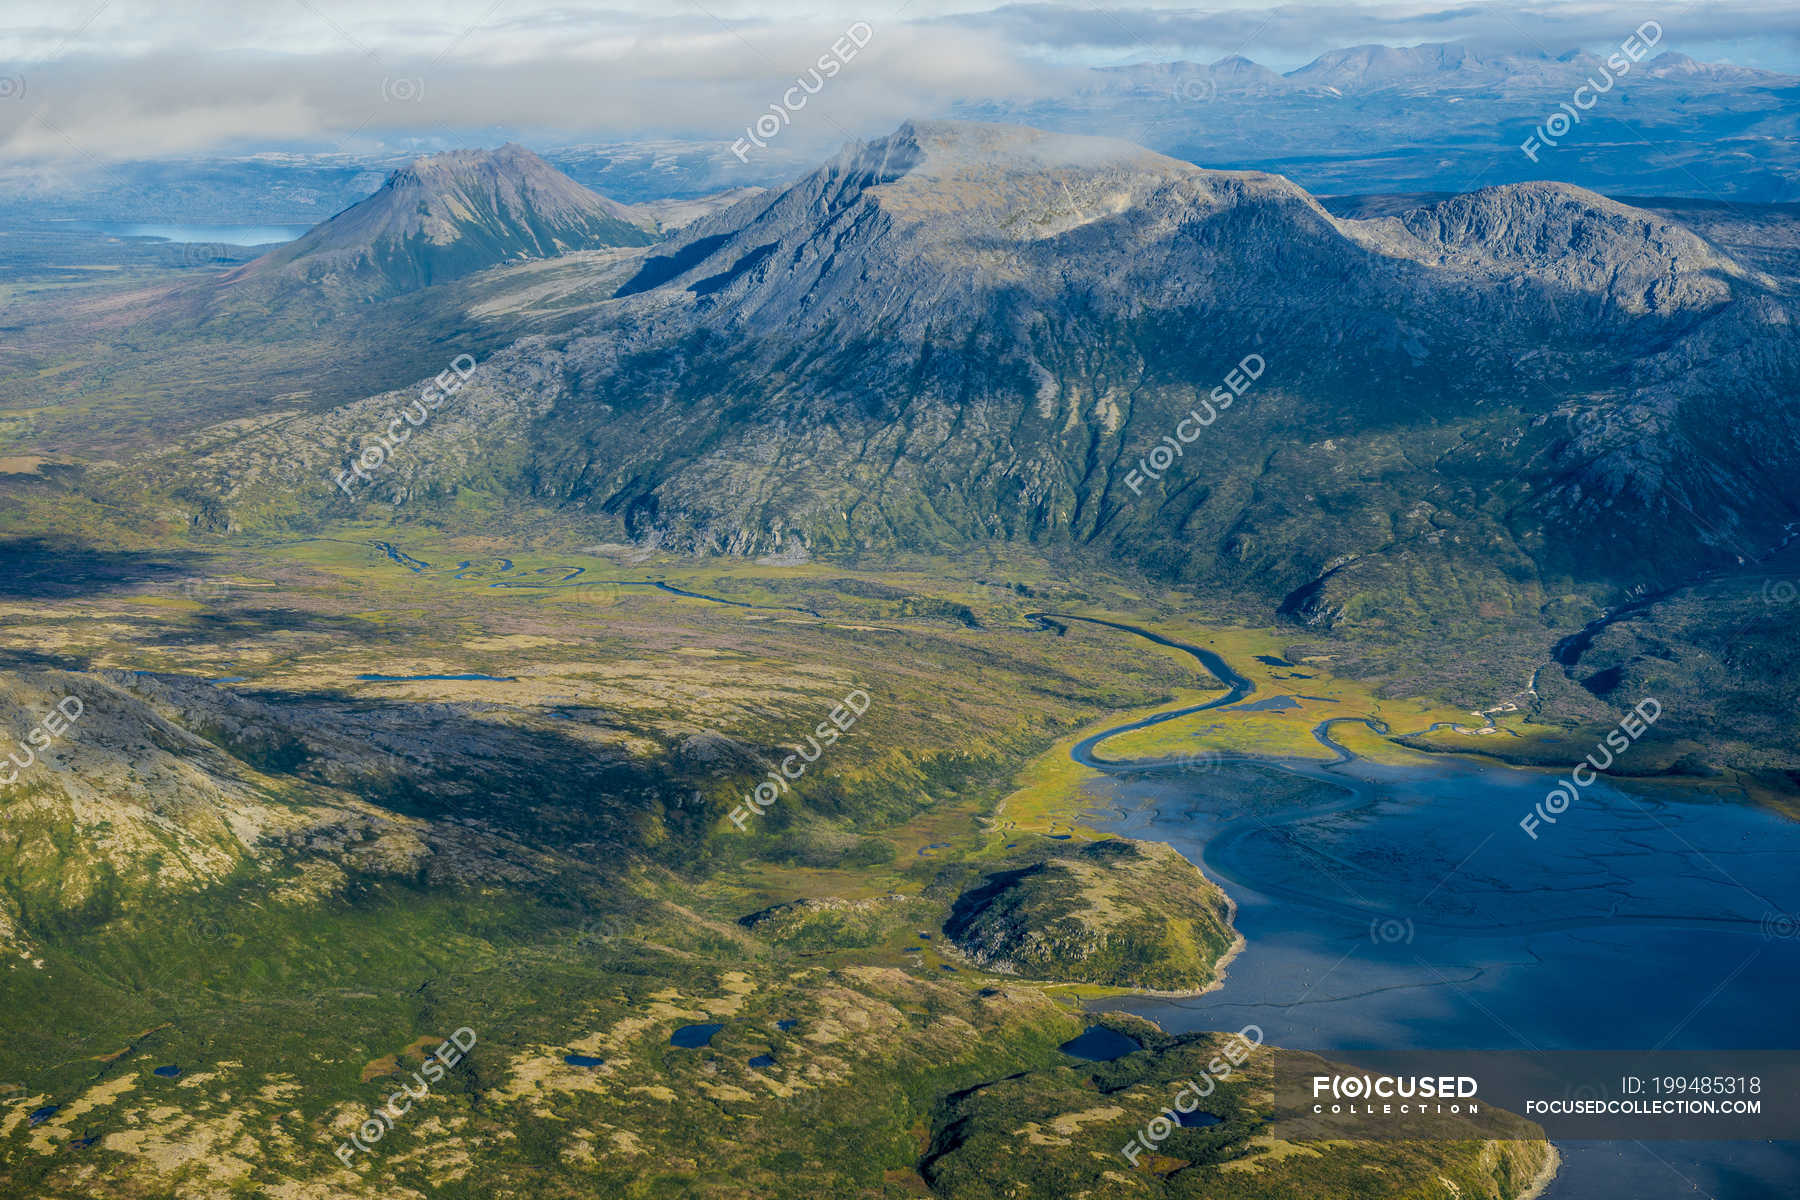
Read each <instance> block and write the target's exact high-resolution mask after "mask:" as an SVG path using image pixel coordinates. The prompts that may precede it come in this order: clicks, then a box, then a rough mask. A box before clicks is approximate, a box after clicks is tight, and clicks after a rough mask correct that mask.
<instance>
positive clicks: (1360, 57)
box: [1094, 33, 1797, 100]
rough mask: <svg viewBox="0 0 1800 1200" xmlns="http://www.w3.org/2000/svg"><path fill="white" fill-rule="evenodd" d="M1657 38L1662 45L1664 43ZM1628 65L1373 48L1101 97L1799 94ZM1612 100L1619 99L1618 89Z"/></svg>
mask: <svg viewBox="0 0 1800 1200" xmlns="http://www.w3.org/2000/svg"><path fill="white" fill-rule="evenodd" d="M1655 36H1657V37H1659V38H1660V33H1659V34H1657V35H1655ZM1622 61H1623V64H1624V69H1623V71H1621V70H1620V65H1619V64H1618V63H1615V64H1614V65H1613V66H1612V68H1611V69H1610V70H1608V69H1607V59H1606V56H1603V55H1597V54H1590V53H1588V52H1586V51H1581V50H1570V51H1568V52H1566V53H1563V54H1556V55H1552V54H1550V53H1548V52H1545V51H1537V52H1526V53H1520V52H1512V53H1497V54H1494V53H1489V54H1483V53H1481V52H1480V51H1478V50H1477V49H1475V48H1474V47H1471V46H1468V45H1465V44H1463V43H1460V42H1427V43H1424V44H1422V45H1418V46H1383V45H1364V46H1347V47H1345V48H1344V49H1341V50H1331V51H1327V52H1326V53H1324V54H1321V55H1319V56H1318V57H1317V58H1315V59H1313V60H1312V61H1311V62H1309V63H1307V64H1306V65H1305V66H1302V67H1296V68H1295V69H1294V70H1292V71H1288V72H1286V73H1284V74H1282V73H1277V72H1275V71H1272V70H1270V69H1269V68H1267V67H1265V66H1262V65H1261V64H1259V63H1256V62H1254V61H1252V60H1251V59H1248V58H1245V57H1244V56H1243V55H1241V54H1232V55H1227V56H1226V57H1224V58H1221V59H1219V60H1218V61H1217V62H1213V63H1206V64H1202V63H1192V62H1180V61H1177V62H1161V63H1145V64H1137V65H1132V66H1124V67H1106V68H1102V69H1101V70H1100V71H1099V72H1098V74H1099V75H1100V76H1101V77H1102V80H1103V82H1102V83H1101V84H1100V85H1099V87H1098V88H1097V89H1094V90H1097V91H1100V92H1102V93H1104V92H1108V91H1115V92H1121V93H1123V94H1127V95H1130V94H1137V95H1155V94H1157V93H1159V92H1160V93H1163V94H1172V95H1175V96H1177V97H1178V98H1185V99H1188V100H1196V99H1210V98H1213V97H1214V96H1239V97H1251V96H1258V97H1269V96H1276V95H1315V96H1351V95H1368V94H1371V93H1376V92H1381V91H1387V90H1394V89H1407V90H1412V91H1416V92H1425V91H1435V90H1448V89H1458V88H1461V89H1468V90H1470V91H1472V92H1490V93H1491V92H1502V93H1515V94H1516V93H1522V92H1527V91H1534V90H1539V89H1543V88H1546V87H1560V88H1563V89H1565V90H1573V89H1574V88H1576V87H1577V86H1579V85H1580V84H1582V83H1583V82H1585V81H1586V80H1587V79H1588V78H1590V77H1594V78H1598V79H1600V80H1601V82H1602V83H1607V81H1608V80H1609V79H1610V78H1611V77H1613V76H1618V77H1620V78H1627V77H1629V76H1631V75H1633V74H1635V75H1636V76H1637V78H1639V79H1652V80H1658V81H1688V82H1702V81H1703V82H1707V83H1713V84H1731V85H1743V86H1757V87H1763V88H1791V87H1793V86H1794V85H1795V84H1796V82H1797V81H1796V80H1795V78H1794V77H1793V76H1791V75H1783V74H1780V73H1779V72H1775V71H1760V70H1756V69H1755V68H1751V67H1739V66H1735V65H1733V64H1730V63H1703V62H1699V61H1697V60H1695V59H1693V58H1691V57H1690V56H1688V55H1686V54H1679V53H1676V52H1673V51H1663V52H1662V53H1659V54H1651V55H1648V56H1644V57H1641V58H1640V59H1639V60H1637V61H1632V60H1622ZM1640 63H1641V65H1639V64H1640ZM1603 72H1604V73H1603ZM1604 90H1611V86H1610V83H1607V86H1606V88H1605V89H1604Z"/></svg>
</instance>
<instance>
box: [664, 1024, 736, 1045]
mask: <svg viewBox="0 0 1800 1200" xmlns="http://www.w3.org/2000/svg"><path fill="white" fill-rule="evenodd" d="M723 1028H725V1026H723V1025H683V1026H682V1027H681V1028H680V1029H677V1030H676V1031H675V1032H674V1033H672V1034H670V1035H669V1045H671V1046H679V1047H680V1048H681V1049H683V1050H698V1049H699V1048H700V1047H702V1046H710V1045H711V1044H712V1040H713V1034H715V1033H717V1032H719V1030H721V1029H723Z"/></svg>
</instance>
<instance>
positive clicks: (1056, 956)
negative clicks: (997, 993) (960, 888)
mask: <svg viewBox="0 0 1800 1200" xmlns="http://www.w3.org/2000/svg"><path fill="white" fill-rule="evenodd" d="M1050 845H1051V846H1053V847H1054V846H1056V845H1057V844H1056V843H1054V842H1052V843H1050ZM1231 915H1232V905H1231V901H1230V899H1229V898H1227V897H1226V895H1225V893H1224V892H1223V891H1221V890H1220V889H1219V887H1218V886H1217V885H1216V884H1214V883H1212V882H1211V881H1210V880H1208V879H1207V878H1206V877H1205V876H1203V875H1202V874H1201V873H1200V871H1199V870H1198V869H1197V868H1195V867H1194V865H1193V864H1192V863H1189V862H1188V861H1187V860H1186V859H1184V858H1182V857H1181V855H1180V854H1178V853H1176V852H1175V851H1174V850H1173V849H1172V848H1170V847H1168V846H1163V845H1158V844H1155V843H1151V842H1134V841H1127V840H1125V839H1110V840H1107V841H1100V842H1090V843H1087V844H1080V845H1078V844H1074V843H1069V844H1067V845H1066V846H1064V847H1060V848H1056V849H1050V850H1047V851H1046V852H1044V853H1042V854H1041V856H1033V857H1032V858H1031V859H1030V860H1028V861H1025V862H1024V863H1023V864H1022V865H1019V866H1013V867H1009V868H1008V869H1005V870H1000V871H996V872H993V873H992V874H989V875H987V876H986V877H985V878H984V879H983V880H982V882H981V883H980V884H978V885H977V886H974V887H971V888H969V889H968V890H967V891H965V892H963V893H962V895H960V896H959V897H957V900H956V903H955V905H954V906H953V908H952V910H951V915H950V919H949V921H948V922H947V923H946V924H945V926H944V932H945V933H947V934H948V935H949V936H950V938H951V940H952V941H954V942H955V943H956V945H957V947H958V948H959V949H960V950H962V951H963V952H964V953H965V954H967V955H968V956H969V957H970V958H972V959H974V960H975V961H976V962H978V963H980V964H981V965H982V966H984V967H987V968H988V969H989V970H996V971H1002V972H1005V973H1007V974H1017V975H1024V976H1027V977H1030V978H1033V979H1050V980H1057V981H1061V982H1066V983H1095V984H1102V985H1105V986H1109V987H1127V988H1140V989H1149V990H1155V991H1197V990H1199V989H1201V988H1204V987H1206V986H1207V985H1209V984H1211V983H1214V982H1216V981H1217V979H1218V977H1219V973H1220V960H1221V959H1222V958H1224V957H1225V956H1226V955H1227V954H1228V953H1229V952H1230V950H1231V948H1232V947H1233V946H1234V945H1235V944H1236V943H1237V934H1236V932H1235V931H1234V930H1233V929H1232V927H1231Z"/></svg>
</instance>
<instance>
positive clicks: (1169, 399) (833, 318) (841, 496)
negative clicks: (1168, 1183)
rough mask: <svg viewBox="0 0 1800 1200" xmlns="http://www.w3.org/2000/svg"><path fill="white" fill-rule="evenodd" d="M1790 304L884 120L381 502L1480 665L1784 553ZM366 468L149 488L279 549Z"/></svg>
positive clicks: (1123, 146) (511, 396)
mask: <svg viewBox="0 0 1800 1200" xmlns="http://www.w3.org/2000/svg"><path fill="white" fill-rule="evenodd" d="M1782 286H1783V285H1779V284H1777V283H1776V282H1775V281H1773V280H1770V279H1768V278H1766V277H1764V276H1762V275H1760V274H1758V273H1756V272H1752V271H1749V270H1747V269H1745V268H1743V267H1742V266H1740V265H1739V264H1738V263H1736V262H1735V261H1734V260H1733V259H1732V258H1731V257H1730V256H1729V255H1727V254H1725V253H1724V252H1722V251H1720V250H1718V249H1717V248H1716V247H1714V246H1712V245H1710V244H1709V243H1707V242H1705V241H1704V239H1702V238H1700V237H1698V236H1697V235H1695V234H1693V233H1691V232H1689V231H1686V230H1684V229H1682V228H1680V227H1678V226H1675V225H1673V224H1671V223H1670V222H1669V221H1667V220H1665V219H1663V218H1660V217H1656V216H1653V215H1651V214H1647V213H1642V212H1639V211H1637V210H1633V209H1629V208H1627V207H1625V206H1622V205H1618V204H1615V203H1613V202H1611V201H1607V200H1605V199H1603V198H1601V197H1599V196H1595V195H1593V194H1591V193H1586V192H1582V191H1580V190H1579V189H1574V188H1567V187H1560V186H1547V185H1522V186H1515V187H1509V188H1498V189H1489V190H1488V191H1485V192H1481V193H1476V194H1474V195H1471V196H1466V197H1457V198H1454V199H1451V200H1447V201H1443V202H1441V203H1438V204H1435V205H1431V206H1427V207H1425V208H1422V209H1419V210H1416V211H1412V212H1408V213H1406V214H1404V215H1402V216H1399V217H1389V218H1380V219H1376V220H1370V221H1350V220H1339V219H1336V218H1334V217H1332V216H1331V215H1330V214H1329V213H1327V212H1326V211H1325V210H1324V209H1323V208H1321V207H1320V206H1319V205H1318V204H1317V203H1316V202H1315V201H1314V200H1313V199H1312V198H1311V197H1310V196H1308V195H1306V194H1305V193H1304V192H1302V191H1301V190H1300V189H1298V188H1297V187H1295V186H1294V185H1293V184H1291V183H1289V182H1288V181H1286V180H1285V179H1282V178H1280V177H1278V176H1271V175H1263V174H1258V173H1254V172H1214V171H1205V170H1201V169H1199V168H1196V167H1193V166H1191V165H1188V164H1185V163H1181V162H1177V161H1175V160H1172V159H1167V158H1163V157H1161V156H1159V155H1155V154H1152V153H1150V152H1147V151H1144V150H1142V149H1140V148H1138V147H1134V146H1131V145H1129V144H1127V143H1122V142H1115V141H1109V140H1105V139H1090V138H1071V137H1062V136H1057V135H1047V134H1042V133H1039V132H1037V131H1032V130H1025V129H1019V128H1013V127H997V126H983V125H971V124H963V123H915V124H908V125H906V126H903V127H902V128H901V129H900V130H899V131H898V132H896V133H895V134H894V135H892V136H890V137H887V138H884V139H881V140H879V141H877V142H874V143H871V144H868V145H866V146H858V147H852V148H851V149H850V150H848V151H846V152H845V153H844V154H843V155H842V156H840V157H839V158H838V159H836V160H834V161H833V162H831V163H829V164H827V165H826V166H825V167H822V168H821V169H819V170H818V171H816V172H814V173H813V174H812V175H810V176H807V177H806V178H804V179H802V180H800V181H799V182H798V183H796V184H795V185H793V186H792V187H790V188H788V189H786V190H783V191H780V192H775V193H770V194H767V195H763V196H758V197H754V198H752V199H749V200H746V201H744V202H743V203H740V204H738V205H736V206H734V207H732V208H730V209H728V210H726V211H724V212H722V213H718V214H715V215H714V216H712V217H709V218H706V219H704V220H701V221H699V222H696V223H695V224H694V225H693V226H691V227H689V228H688V229H685V230H684V231H683V232H682V234H681V236H680V237H679V238H677V239H676V240H675V241H673V242H671V243H669V244H668V245H667V246H666V247H659V248H658V249H657V250H656V252H655V253H653V254H652V255H650V256H649V257H648V258H646V259H645V260H644V262H643V265H642V266H641V268H640V269H639V270H638V271H637V273H636V275H635V276H634V277H633V278H631V279H630V280H629V281H628V282H627V283H626V284H625V285H624V286H622V287H621V288H619V289H618V293H617V294H618V297H619V299H618V300H617V301H616V302H615V304H613V305H612V306H610V307H609V308H607V309H605V310H603V312H602V315H601V316H600V317H599V318H598V319H597V320H596V322H595V323H594V324H593V325H592V326H590V328H589V330H588V334H587V336H583V337H577V338H575V339H573V340H571V341H569V342H567V343H566V344H563V345H555V344H552V343H548V342H541V341H533V342H530V343H525V344H521V345H519V346H517V347H515V348H513V349H512V350H509V351H507V352H505V353H503V354H501V355H499V356H496V358H495V359H494V360H492V361H491V362H489V363H486V364H484V365H483V367H482V376H481V380H480V381H479V382H477V383H474V384H472V385H471V390H470V392H469V399H468V400H467V405H466V407H468V410H469V411H468V413H467V414H466V415H467V418H468V419H467V420H464V419H463V418H460V417H459V418H458V419H457V421H456V422H455V423H453V426H452V425H446V426H445V427H444V428H443V429H442V430H441V431H440V432H441V433H442V435H443V436H441V437H438V436H436V435H435V434H434V439H433V440H432V441H431V443H430V445H431V449H430V450H429V452H427V451H426V450H425V449H424V448H423V447H416V448H415V449H414V450H413V451H411V452H409V453H408V454H407V455H404V456H401V458H400V459H399V460H398V461H397V462H396V465H395V466H394V468H393V469H392V471H391V473H390V474H389V475H387V476H386V477H385V478H384V483H383V489H382V490H383V498H384V500H385V499H394V500H405V501H408V502H415V501H424V502H426V503H427V504H428V505H429V504H431V503H435V502H436V498H438V497H448V496H449V495H450V494H451V493H452V491H453V490H454V489H455V488H456V487H458V486H462V485H466V484H469V483H478V484H480V485H481V486H483V487H490V488H495V489H498V490H501V491H504V492H507V493H509V494H511V495H513V496H514V497H529V498H531V499H532V500H533V501H535V502H539V503H544V504H550V505H554V506H557V507H560V508H562V509H564V510H566V511H567V512H569V513H571V514H581V515H582V517H583V519H585V520H591V521H593V522H595V523H596V524H597V525H599V526H601V527H603V528H604V529H606V530H607V531H608V532H609V533H615V534H622V535H624V536H627V537H630V538H633V539H637V540H641V541H648V542H653V543H658V544H663V545H668V546H673V547H678V548H688V549H697V550H724V551H728V552H732V553H765V552H770V551H775V550H780V549H781V548H783V547H790V546H792V545H793V544H794V543H795V542H796V541H797V542H799V543H801V544H803V545H804V546H806V547H809V548H810V549H811V550H812V551H814V552H819V551H836V552H854V551H858V550H862V549H873V550H883V549H898V548H912V549H921V548H922V549H935V548H943V547H951V546H960V545H965V544H967V543H969V542H971V541H976V540H981V539H986V538H993V537H1001V538H1017V539H1029V540H1034V541H1046V542H1057V543H1064V544H1070V545H1075V546H1082V547H1087V548H1090V549H1092V550H1094V551H1096V552H1098V553H1101V554H1104V555H1108V556H1111V557H1114V558H1118V559H1122V560H1125V561H1132V562H1136V563H1139V564H1141V565H1143V566H1144V567H1145V568H1146V569H1148V570H1151V571H1154V572H1156V573H1158V574H1160V575H1164V576H1168V577H1172V578H1175V579H1179V580H1183V581H1186V582H1189V583H1191V584H1203V585H1206V586H1210V587H1223V588H1227V589H1230V590H1233V591H1237V592H1247V593H1249V594H1251V595H1253V596H1256V597H1258V598H1259V599H1260V601H1261V602H1262V603H1266V604H1268V605H1269V606H1270V607H1271V608H1274V607H1281V608H1282V609H1283V610H1284V611H1287V612H1289V613H1290V614H1292V615H1294V616H1295V617H1297V618H1301V619H1306V620H1319V619H1325V620H1330V621H1343V622H1349V623H1353V624H1360V625H1363V626H1365V627H1368V628H1371V629H1382V628H1389V629H1398V628H1402V627H1404V628H1410V629H1419V628H1435V627H1440V626H1441V627H1443V628H1446V629H1452V628H1454V629H1457V630H1460V631H1461V632H1463V633H1466V634H1469V635H1470V636H1474V635H1475V634H1476V631H1477V630H1478V629H1479V627H1480V626H1481V625H1482V624H1483V623H1485V622H1492V621H1494V620H1525V621H1532V622H1535V621H1537V620H1539V619H1540V618H1539V616H1538V611H1539V609H1540V608H1542V607H1544V606H1547V605H1551V604H1552V603H1553V602H1555V601H1557V599H1558V598H1559V597H1562V596H1564V595H1568V594H1575V595H1580V596H1586V597H1604V596H1606V595H1609V594H1611V591H1612V590H1613V589H1615V588H1622V587H1623V586H1625V582H1624V581H1630V582H1631V583H1634V584H1642V583H1644V582H1646V581H1656V582H1664V583H1667V582H1674V581H1679V580H1681V579H1684V578H1687V577H1689V576H1691V575H1692V574H1693V573H1694V572H1696V571H1698V570H1702V569H1704V568H1706V567H1708V566H1711V565H1717V564H1720V563H1728V562H1730V561H1732V560H1733V559H1734V558H1737V557H1740V556H1742V557H1755V556H1756V555H1757V554H1758V553H1759V552H1760V550H1761V549H1766V548H1768V547H1771V546H1773V545H1775V544H1777V543H1778V542H1779V540H1780V539H1781V538H1782V537H1783V536H1784V534H1783V532H1782V526H1783V525H1784V524H1785V523H1786V522H1788V521H1792V520H1795V519H1797V518H1800V511H1796V507H1797V504H1796V497H1795V496H1794V495H1793V494H1792V491H1791V489H1786V488H1784V487H1783V486H1781V484H1780V480H1781V479H1782V478H1783V477H1784V475H1786V474H1788V473H1791V471H1792V470H1793V469H1794V468H1795V467H1796V466H1800V463H1797V462H1795V461H1794V459H1795V458H1796V454H1797V452H1796V451H1795V449H1794V447H1795V446H1796V444H1800V428H1797V427H1796V414H1795V410H1794V406H1793V404H1792V403H1791V397H1792V395H1793V394H1794V390H1795V380H1796V370H1797V366H1796V358H1797V355H1796V352H1795V347H1794V343H1793V340H1792V338H1791V337H1789V336H1788V335H1787V332H1786V331H1787V330H1788V329H1790V328H1791V325H1790V324H1789V322H1790V320H1791V311H1790V306H1789V301H1788V300H1787V299H1786V296H1785V295H1784V293H1783V291H1782ZM1240 364H1242V366H1241V367H1240ZM1240 371H1242V372H1243V373H1235V372H1240ZM1251 375H1254V376H1255V377H1256V378H1255V380H1254V382H1252V381H1251V379H1250V376H1251ZM1240 394H1241V398H1240ZM1233 404H1235V407H1233V406H1232V405H1233ZM392 407H393V398H388V402H387V403H386V404H385V405H384V404H383V402H382V401H381V400H380V399H379V398H378V399H376V400H372V401H369V402H367V403H366V404H365V405H364V406H362V407H359V408H358V409H357V411H356V413H355V415H354V416H351V417H349V418H348V419H346V420H343V421H339V422H337V423H336V424H335V425H334V426H333V428H336V429H339V430H341V431H343V432H344V433H348V434H354V432H355V431H356V430H357V429H359V428H374V427H376V426H373V425H371V424H370V422H372V421H374V419H375V417H376V416H378V415H383V414H385V413H386V412H387V411H388V409H390V408H392ZM1190 414H1196V415H1190ZM321 443H324V444H325V445H326V446H328V447H333V448H332V449H330V450H329V451H327V452H326V453H321V450H320V445H321ZM1158 447H1161V449H1158ZM354 450H355V446H354V445H350V444H346V441H345V440H344V439H343V438H342V437H341V436H340V437H338V438H335V439H334V438H333V437H332V436H330V435H328V434H326V432H325V430H324V429H323V428H322V427H320V426H317V425H308V424H306V423H293V424H290V425H289V426H286V427H284V428H283V429H282V430H280V431H279V432H275V433H271V434H269V435H266V436H264V437H261V438H259V439H254V440H251V441H249V442H248V443H246V444H244V445H237V446H232V447H230V448H228V449H227V450H226V451H224V452H221V453H219V454H217V455H214V456H213V457H212V458H210V459H209V460H207V461H206V462H205V463H204V464H203V474H204V478H202V479H195V478H194V477H193V475H192V472H191V469H190V468H187V467H183V468H181V469H180V471H179V472H177V474H178V475H182V476H183V477H185V478H187V479H188V480H189V481H190V483H191V485H192V487H193V492H192V494H195V495H210V496H214V497H218V498H219V499H220V500H221V501H222V508H223V510H224V511H225V512H226V513H228V514H229V516H228V518H227V519H229V520H231V521H236V522H237V523H239V524H252V525H253V524H258V523H264V522H268V521H287V520H295V519H297V520H300V521H305V520H307V519H310V517H309V516H306V515H301V514H303V513H306V512H307V511H308V510H311V511H313V512H316V511H317V508H318V500H319V493H320V490H321V487H320V484H319V482H318V481H320V480H326V479H328V478H329V477H330V476H331V475H332V474H334V473H335V472H337V471H339V470H341V469H342V468H343V467H344V466H346V465H347V463H348V459H349V456H350V454H351V453H353V452H354ZM295 497H300V499H299V500H296V499H295ZM289 514H291V515H289Z"/></svg>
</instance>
